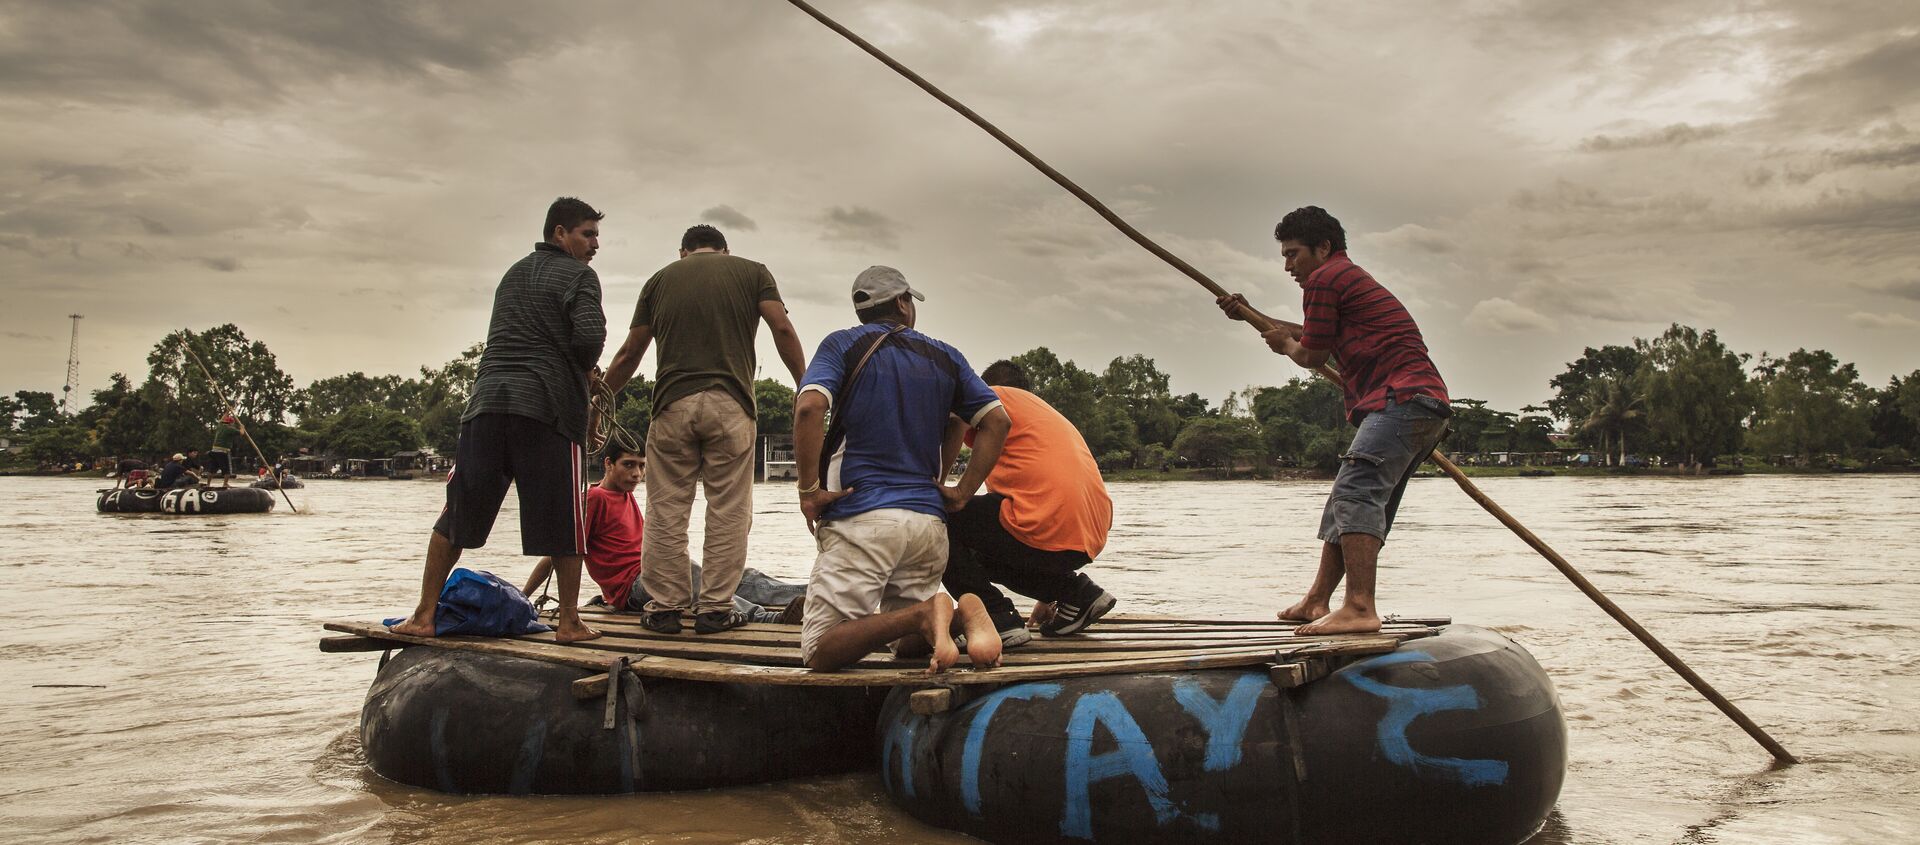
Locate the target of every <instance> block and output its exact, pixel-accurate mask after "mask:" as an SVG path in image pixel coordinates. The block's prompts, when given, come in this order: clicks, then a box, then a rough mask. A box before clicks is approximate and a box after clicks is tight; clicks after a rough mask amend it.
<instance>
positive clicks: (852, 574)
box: [793, 266, 1012, 673]
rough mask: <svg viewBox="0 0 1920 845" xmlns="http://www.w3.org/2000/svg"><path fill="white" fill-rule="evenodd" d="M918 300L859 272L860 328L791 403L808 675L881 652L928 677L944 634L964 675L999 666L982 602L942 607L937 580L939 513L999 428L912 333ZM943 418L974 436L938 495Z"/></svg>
mask: <svg viewBox="0 0 1920 845" xmlns="http://www.w3.org/2000/svg"><path fill="white" fill-rule="evenodd" d="M925 299H926V297H925V296H922V295H921V294H920V292H919V291H916V290H914V289H913V288H911V287H909V286H908V285H907V280H906V277H905V276H902V275H901V274H900V271H899V270H895V269H893V268H892V267H879V266H874V267H869V268H867V269H866V270H864V271H862V272H861V273H860V275H859V276H858V277H856V278H855V279H854V281H853V307H854V313H855V314H856V315H857V316H858V317H859V318H860V325H858V326H855V327H853V328H850V329H842V330H840V331H837V332H834V333H833V334H830V335H827V337H826V339H825V340H822V341H821V342H820V349H819V350H818V351H817V352H815V353H814V355H813V363H811V364H810V365H808V367H807V373H806V376H805V377H803V378H802V379H801V382H800V393H799V395H798V396H796V397H795V399H794V415H793V439H794V460H795V462H796V463H797V464H798V469H799V474H800V512H801V514H802V515H804V516H805V517H806V519H807V528H808V529H809V530H812V531H813V532H814V536H815V538H816V540H817V542H818V544H819V549H820V555H819V557H818V558H816V559H815V560H814V563H813V577H812V578H811V579H810V580H809V582H808V584H807V604H806V614H805V621H803V622H802V623H801V629H800V654H801V656H802V657H804V658H805V659H806V663H807V667H808V668H810V669H821V670H827V669H838V668H840V667H842V666H846V665H847V664H850V663H853V662H855V661H857V660H859V659H861V658H863V657H865V656H867V655H868V654H870V653H872V652H873V650H874V649H876V648H878V647H880V646H882V645H890V646H891V647H892V649H893V652H894V654H896V655H900V656H906V655H910V654H930V655H931V656H930V658H929V660H928V665H927V671H928V672H929V673H931V672H939V671H942V670H945V669H946V668H948V667H950V666H952V665H953V664H955V663H957V662H959V660H960V652H959V649H958V648H956V647H955V646H954V642H953V634H954V632H955V631H959V632H961V633H964V634H966V636H967V657H968V659H969V660H970V661H971V662H972V663H973V666H974V667H975V668H978V669H984V668H988V667H991V666H994V665H997V664H998V663H999V662H1000V635H999V632H997V631H996V630H994V627H993V619H992V617H991V616H989V615H988V613H987V608H986V606H985V605H983V604H981V603H980V599H979V597H978V596H975V595H972V594H968V595H965V596H962V597H961V598H960V602H959V603H958V605H957V606H956V604H955V603H954V601H953V599H952V598H950V597H948V595H947V594H946V593H944V592H942V591H941V589H940V578H941V576H942V575H943V574H944V573H945V572H946V567H947V522H946V516H947V512H949V511H954V510H959V509H960V508H961V507H963V506H964V505H966V503H967V502H969V501H971V500H972V498H973V494H974V493H975V492H977V491H978V490H979V489H980V485H981V484H982V483H984V482H985V481H986V478H987V473H988V472H990V471H992V470H993V465H994V463H995V462H996V461H998V460H999V459H1000V448H1001V446H1002V445H1004V444H1005V443H1006V439H1007V430H1008V429H1009V428H1010V427H1011V425H1012V421H1011V420H1010V419H1009V418H1008V417H1007V412H1006V411H1005V410H1004V409H1002V408H1001V407H1000V399H999V397H997V396H995V395H994V393H993V390H992V389H991V388H989V387H987V385H986V383H985V382H983V381H981V380H980V376H978V375H976V374H975V373H974V371H973V368H972V367H969V366H967V359H966V358H965V357H963V356H962V355H961V354H960V353H959V351H957V350H955V349H954V348H953V347H951V346H948V345H946V344H944V343H941V342H940V341H938V340H934V339H933V338H931V337H928V336H926V335H923V334H921V333H919V332H916V331H914V330H913V324H914V319H915V317H916V316H917V313H918V312H917V307H916V306H915V305H914V302H915V301H916V300H921V301H924V300H925ZM829 409H832V411H833V425H832V426H831V427H829V426H827V424H826V417H827V411H828V410H829ZM953 418H958V419H959V420H961V421H962V422H965V423H966V424H967V425H970V426H972V427H973V428H974V429H975V430H976V432H977V433H976V434H975V436H974V441H973V462H972V463H971V464H969V465H968V467H967V472H966V474H965V475H964V476H962V477H961V479H960V484H959V486H957V487H947V486H945V485H944V484H943V481H944V480H945V479H944V475H945V473H944V471H943V470H944V468H945V467H946V466H947V465H949V464H950V463H952V457H953V456H951V455H945V456H943V455H942V454H941V447H942V444H943V442H944V440H945V438H944V435H945V432H946V427H947V421H948V420H949V419H953ZM943 457H944V458H945V460H942V459H943Z"/></svg>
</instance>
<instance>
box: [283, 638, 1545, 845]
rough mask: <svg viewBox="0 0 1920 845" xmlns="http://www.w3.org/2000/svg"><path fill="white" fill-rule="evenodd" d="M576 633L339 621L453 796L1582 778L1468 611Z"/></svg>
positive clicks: (1416, 819) (375, 719)
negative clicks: (968, 637) (1012, 634)
mask: <svg viewBox="0 0 1920 845" xmlns="http://www.w3.org/2000/svg"><path fill="white" fill-rule="evenodd" d="M582 618H584V619H586V620H587V622H588V624H590V625H592V626H594V627H596V628H598V629H599V630H601V631H603V632H605V633H606V634H607V636H604V637H601V638H599V639H594V640H588V641H584V642H578V643H571V644H564V645H563V644H560V643H557V642H555V641H554V640H553V636H552V634H550V633H546V634H535V635H531V636H526V637H512V638H478V637H442V638H435V639H423V638H418V637H408V636H405V635H399V634H394V633H393V632H391V631H389V630H387V629H386V628H384V627H382V626H379V625H375V624H368V623H360V622H330V623H327V625H326V627H327V628H328V629H329V630H333V631H337V632H342V633H348V634H352V635H354V636H350V637H332V638H327V639H323V640H322V641H321V648H322V649H323V650H326V651H338V652H351V651H381V650H390V649H401V650H400V651H399V652H398V653H397V654H395V655H394V656H393V657H392V659H390V660H385V661H384V662H383V665H382V667H381V669H380V671H379V673H378V676H377V678H376V679H375V681H374V683H373V687H372V688H371V689H370V690H369V691H368V693H367V698H366V703H365V705H364V706H363V708H362V710H361V730H360V738H361V742H362V743H363V745H364V747H365V750H366V756H367V761H368V764H369V765H370V766H371V767H372V768H373V770H374V771H375V772H378V773H379V774H381V775H383V776H385V777H387V778H389V779H392V780H396V781H399V782H402V783H407V784H412V785H416V786H421V787H425V788H429V789H437V790H440V791H443V792H452V793H512V794H525V793H559V794H569V793H572V794H578V793H622V792H635V791H651V790H675V789H697V788H710V787H719V786H732V785H745V784H751V783H764V782H769V781H774V780H780V779H784V778H790V777H797V776H802V775H817V774H828V773H833V772H844V771H852V770H856V769H869V768H875V767H877V768H878V769H879V774H880V779H881V782H882V784H883V785H884V787H885V789H886V791H887V793H888V794H889V795H890V796H891V797H892V798H893V800H894V801H896V802H897V803H898V804H899V805H900V806H902V807H903V808H905V809H906V810H907V811H908V812H909V813H911V814H912V815H913V816H914V817H916V818H918V819H920V820H922V821H924V822H926V823H928V824H932V825H936V826H939V827H944V828H949V829H952V830H957V831H961V832H963V833H967V834H970V835H973V836H977V837H980V838H982V839H985V840H987V841H990V842H1003V843H1022V845H1025V844H1026V843H1047V842H1059V843H1067V842H1074V843H1080V842H1114V843H1161V842H1167V843H1171V842H1180V843H1189V842H1198V843H1206V842H1246V841H1263V842H1283V843H1308V842H1347V841H1356V842H1380V843H1394V842H1408V843H1413V842H1420V843H1454V842H1458V843H1495V845H1501V843H1505V844H1506V845H1515V844H1516V843H1520V842H1523V841H1525V840H1526V839H1527V838H1528V837H1529V836H1531V835H1533V834H1534V833H1535V832H1536V831H1538V830H1539V829H1540V828H1541V826H1542V825H1543V824H1544V823H1545V821H1546V818H1547V814H1548V812H1549V811H1550V810H1551V809H1552V808H1553V805H1554V802H1555V801H1556V800H1557V798H1558V796H1559V792H1560V786H1561V782H1562V779H1563V778H1564V776H1565V772H1566V750H1567V747H1566V725H1565V722H1564V721H1563V718H1562V714H1561V710H1560V703H1559V699H1558V697H1557V696H1556V695H1555V693H1554V689H1553V684H1552V682H1551V681H1550V680H1549V679H1548V677H1547V675H1546V673H1545V672H1543V671H1542V670H1541V668H1540V666H1539V664H1538V663H1536V662H1535V661H1534V659H1533V658H1532V656H1531V655H1529V654H1528V653H1527V652H1526V650H1525V649H1523V648H1521V647H1520V646H1519V645H1518V644H1516V643H1514V642H1513V641H1512V640H1509V639H1507V638H1506V637H1503V636H1501V635H1499V634H1497V633H1493V632H1491V631H1487V630H1484V629H1480V628H1475V627H1471V626H1465V625H1453V624H1451V621H1450V620H1444V619H1440V620H1389V622H1388V624H1387V625H1386V626H1385V627H1384V628H1383V630H1382V631H1381V632H1380V633H1379V634H1355V635H1335V636H1326V637H1295V636H1292V626H1291V625H1290V624H1288V623H1273V622H1253V621H1225V620H1222V621H1211V622H1210V621H1202V620H1173V619H1154V618H1148V617H1135V618H1113V617H1109V618H1108V619H1106V620H1103V621H1102V623H1101V624H1100V625H1098V626H1096V627H1095V628H1094V629H1092V630H1091V631H1090V632H1089V633H1083V634H1077V635H1074V636H1068V637H1051V638H1037V639H1035V640H1034V642H1033V643H1032V644H1030V645H1029V646H1024V647H1021V648H1017V649H1012V650H1010V651H1008V652H1007V653H1006V655H1005V656H1004V658H1003V664H1002V665H1001V666H1000V667H998V668H994V669H988V670H974V669H970V668H967V666H966V664H965V662H964V660H963V662H962V665H961V666H960V667H958V668H956V669H953V670H949V671H948V672H946V673H943V674H940V675H933V676H928V675H925V674H924V673H922V672H921V671H918V669H917V668H915V667H921V668H923V667H924V665H925V664H924V661H920V662H917V663H916V662H913V661H903V660H894V659H892V658H889V657H887V656H886V655H884V654H875V655H872V656H870V657H869V658H868V659H866V660H863V661H861V662H860V663H859V664H857V665H855V666H853V667H850V668H848V669H846V670H842V671H838V672H811V671H808V670H806V669H804V668H800V661H799V654H798V649H797V643H798V627H797V626H793V625H779V624H752V625H748V626H745V627H743V628H740V629H736V630H732V631H727V632H723V633H719V634H713V635H708V636H693V635H662V634H654V633H651V632H649V631H647V629H645V628H643V627H641V626H640V625H638V624H637V622H636V621H635V620H636V617H633V616H630V615H624V614H608V613H601V612H592V611H584V610H583V612H582Z"/></svg>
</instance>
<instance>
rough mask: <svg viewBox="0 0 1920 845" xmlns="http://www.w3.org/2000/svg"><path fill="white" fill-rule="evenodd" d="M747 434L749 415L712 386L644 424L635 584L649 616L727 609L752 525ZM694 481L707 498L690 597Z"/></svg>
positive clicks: (750, 435)
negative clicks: (643, 503) (642, 515)
mask: <svg viewBox="0 0 1920 845" xmlns="http://www.w3.org/2000/svg"><path fill="white" fill-rule="evenodd" d="M753 435H754V420H753V417H751V416H748V415H747V411H746V409H745V408H742V407H740V402H739V400H736V399H734V398H733V394H731V393H728V392H727V391H726V390H725V389H724V388H719V387H714V388H709V389H707V390H703V391H701V392H699V393H695V394H693V395H691V396H683V397H680V398H679V399H675V400H674V401H673V404H671V405H668V406H667V407H666V409H665V410H663V411H661V412H660V413H658V414H657V415H655V416H654V418H653V424H652V425H650V426H648V428H647V525H646V529H645V530H646V533H645V535H644V537H643V539H642V540H641V546H640V554H641V559H642V560H644V561H645V565H644V568H643V569H641V570H640V582H641V583H642V584H643V585H645V586H646V588H647V594H648V595H650V596H652V597H653V598H652V600H651V601H648V602H647V610H648V611H649V612H657V611H663V610H680V611H687V610H691V611H693V612H695V613H711V612H714V611H727V610H732V609H733V593H734V590H736V589H738V588H739V586H740V575H741V573H742V572H744V571H745V570H746V567H747V531H748V530H749V529H751V528H752V527H753V439H754V438H753ZM696 482H698V483H701V484H703V485H704V486H705V488H706V494H707V527H706V537H705V538H704V545H703V547H702V553H701V557H700V563H701V569H702V570H703V572H702V576H701V582H702V583H701V585H700V595H699V596H697V597H696V596H694V595H692V593H693V567H692V563H693V562H692V560H690V559H689V558H688V556H687V519H688V517H689V516H691V515H692V513H693V493H694V484H695V483H696Z"/></svg>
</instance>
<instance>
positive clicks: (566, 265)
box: [393, 197, 607, 643]
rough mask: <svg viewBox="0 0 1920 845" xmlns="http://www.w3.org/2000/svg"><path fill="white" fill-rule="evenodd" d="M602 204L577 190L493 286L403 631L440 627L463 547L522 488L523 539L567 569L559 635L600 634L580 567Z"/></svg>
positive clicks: (599, 343)
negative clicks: (586, 616) (585, 613)
mask: <svg viewBox="0 0 1920 845" xmlns="http://www.w3.org/2000/svg"><path fill="white" fill-rule="evenodd" d="M603 216H604V215H602V214H601V213H600V212H598V211H595V210H594V208H593V206H590V205H588V204H586V203H584V202H581V201H580V200H578V199H575V198H573V197H561V198H559V199H557V200H554V201H553V205H551V206H549V207H548V208H547V219H546V224H545V226H544V227H543V228H542V230H541V231H542V234H543V236H544V237H545V240H543V241H541V242H540V243H537V244H534V246H533V252H532V253H531V254H529V255H527V257H525V258H522V259H520V260H519V261H517V262H515V263H514V265H513V266H512V267H510V268H508V269H507V272H506V275H505V276H503V277H501V279H500V285H499V287H498V288H496V289H495V290H494V294H493V317H492V320H491V322H490V324H489V325H488V327H487V346H486V351H485V352H483V353H481V355H480V366H479V371H478V375H477V376H476V377H475V379H474V382H473V394H472V398H470V399H469V400H468V401H467V410H466V413H465V414H464V415H462V417H461V419H460V441H459V445H458V446H457V447H456V448H455V450H454V458H453V472H452V473H450V474H449V475H448V476H447V506H446V508H445V509H444V510H442V511H441V512H440V519H439V520H438V521H437V522H435V523H434V525H433V537H432V539H431V540H429V541H428V543H427V562H426V571H425V573H424V574H423V575H422V576H421V579H420V602H419V604H418V605H417V606H415V607H414V609H413V615H411V616H409V617H407V618H406V620H405V621H402V622H401V623H400V624H398V625H395V626H393V631H394V633H398V634H410V635H412V636H416V637H431V636H433V635H434V610H435V608H436V607H437V606H438V604H439V600H440V590H441V588H442V587H444V586H445V585H446V582H447V575H448V573H450V572H452V571H453V565H454V564H455V563H458V562H459V561H460V552H461V550H463V549H477V548H480V547H481V546H483V545H485V544H486V542H487V534H488V533H489V532H491V531H492V530H493V520H494V517H496V516H498V515H499V513H500V503H501V501H502V500H504V499H505V498H506V496H507V485H508V484H512V485H513V486H514V487H515V488H516V489H518V490H519V491H520V546H521V551H522V552H523V553H524V554H528V555H537V556H551V557H552V558H553V561H554V562H553V567H554V569H555V570H556V571H558V572H559V575H560V578H559V580H560V620H559V621H560V625H559V627H558V629H556V630H555V631H554V638H555V639H557V640H558V641H560V642H563V643H567V642H575V641H578V640H588V639H593V638H594V637H598V636H600V632H598V631H595V630H593V629H592V628H589V627H587V626H586V624H585V623H583V622H581V621H580V609H579V607H578V605H579V602H580V566H581V562H582V560H583V559H584V558H585V555H586V552H587V538H586V520H585V519H584V518H583V515H582V514H581V493H580V490H581V487H582V486H584V485H583V483H582V473H583V471H584V470H583V467H582V464H583V463H584V460H585V459H584V457H583V456H582V454H581V444H582V443H584V442H586V437H587V396H588V387H589V385H588V381H589V378H590V374H591V373H592V371H593V368H594V365H595V363H596V362H598V361H599V359H600V352H601V350H602V349H603V348H604V347H605V346H606V342H607V318H606V314H605V313H604V312H602V311H601V309H600V277H599V276H598V275H597V274H595V273H594V272H593V268H592V267H589V266H587V262H589V261H592V260H593V256H594V254H595V253H596V252H598V251H599V250H600V219H601V217H603Z"/></svg>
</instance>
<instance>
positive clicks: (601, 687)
mask: <svg viewBox="0 0 1920 845" xmlns="http://www.w3.org/2000/svg"><path fill="white" fill-rule="evenodd" d="M635 659H636V660H645V659H647V658H646V657H644V656H642V657H638V658H635ZM611 679H612V675H610V674H608V673H606V672H601V673H600V674H598V675H588V676H586V677H584V678H581V679H580V680H577V681H574V682H573V697H574V698H578V699H583V700H584V699H589V698H599V697H600V696H603V695H606V694H607V683H608V681H610V680H611Z"/></svg>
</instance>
